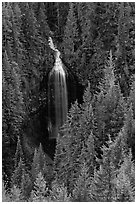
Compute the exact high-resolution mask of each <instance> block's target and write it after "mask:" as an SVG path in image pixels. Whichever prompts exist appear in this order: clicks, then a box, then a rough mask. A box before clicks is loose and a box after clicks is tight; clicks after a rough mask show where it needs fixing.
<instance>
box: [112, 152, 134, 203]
mask: <svg viewBox="0 0 137 204" xmlns="http://www.w3.org/2000/svg"><path fill="white" fill-rule="evenodd" d="M131 159H132V154H131V153H129V155H128V157H127V156H126V157H125V158H124V162H123V164H122V165H121V167H120V169H119V173H118V175H117V179H116V189H117V197H116V201H119V202H127V201H128V202H133V201H134V200H135V171H134V170H135V169H134V164H133V162H132V161H131Z"/></svg>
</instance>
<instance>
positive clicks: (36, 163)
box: [31, 144, 52, 184]
mask: <svg viewBox="0 0 137 204" xmlns="http://www.w3.org/2000/svg"><path fill="white" fill-rule="evenodd" d="M39 172H41V173H42V174H43V175H44V177H46V181H47V183H48V184H49V183H50V182H51V179H52V166H51V163H50V162H49V160H48V158H46V155H45V153H44V152H43V149H42V145H41V144H40V146H39V149H35V152H34V156H33V162H32V167H31V175H32V180H33V181H35V179H36V178H37V175H38V173H39Z"/></svg>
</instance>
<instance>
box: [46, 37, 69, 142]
mask: <svg viewBox="0 0 137 204" xmlns="http://www.w3.org/2000/svg"><path fill="white" fill-rule="evenodd" d="M49 45H50V47H51V49H52V50H54V51H55V64H54V67H53V69H52V70H51V72H50V73H49V79H48V114H49V125H48V130H49V135H50V139H55V138H56V137H57V134H58V130H59V128H60V127H61V126H62V125H63V124H64V122H65V120H66V118H67V112H68V96H67V95H68V94H67V85H66V71H65V70H64V68H63V67H64V65H63V63H62V61H61V59H60V52H59V50H58V49H57V48H55V46H54V44H53V41H52V38H49Z"/></svg>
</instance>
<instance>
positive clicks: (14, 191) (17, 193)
mask: <svg viewBox="0 0 137 204" xmlns="http://www.w3.org/2000/svg"><path fill="white" fill-rule="evenodd" d="M10 199H11V200H10V202H20V201H21V190H20V189H19V188H18V187H17V186H16V185H14V186H13V187H12V188H11V195H10Z"/></svg>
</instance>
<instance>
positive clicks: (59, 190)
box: [49, 180, 71, 202]
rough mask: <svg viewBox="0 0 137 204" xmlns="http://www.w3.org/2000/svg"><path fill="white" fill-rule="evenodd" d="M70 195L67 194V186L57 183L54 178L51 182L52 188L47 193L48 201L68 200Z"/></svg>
mask: <svg viewBox="0 0 137 204" xmlns="http://www.w3.org/2000/svg"><path fill="white" fill-rule="evenodd" d="M70 201H71V195H68V191H67V187H65V186H64V184H62V185H59V184H58V182H57V181H56V180H54V181H53V183H52V190H51V191H50V195H49V202H70Z"/></svg>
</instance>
